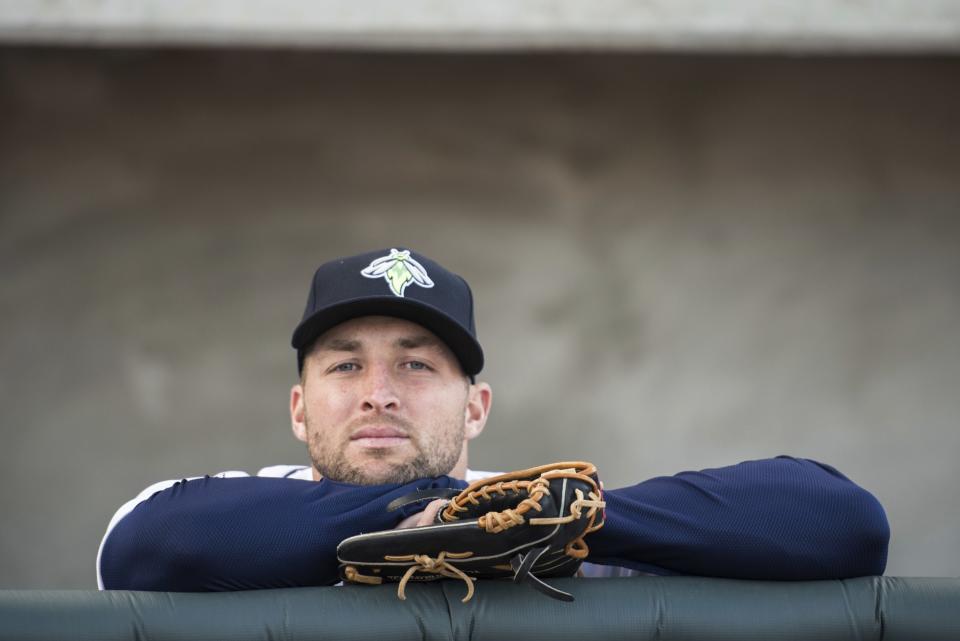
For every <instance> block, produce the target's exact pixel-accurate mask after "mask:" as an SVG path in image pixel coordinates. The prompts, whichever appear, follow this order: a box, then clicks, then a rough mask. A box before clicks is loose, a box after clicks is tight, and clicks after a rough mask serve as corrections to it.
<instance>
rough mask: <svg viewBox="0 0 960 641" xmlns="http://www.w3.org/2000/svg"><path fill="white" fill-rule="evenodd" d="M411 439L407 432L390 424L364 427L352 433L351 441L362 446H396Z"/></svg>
mask: <svg viewBox="0 0 960 641" xmlns="http://www.w3.org/2000/svg"><path fill="white" fill-rule="evenodd" d="M409 440H410V437H409V436H407V433H406V432H404V431H403V430H401V429H398V428H396V427H392V426H389V425H379V426H377V425H372V426H368V427H363V428H360V429H359V430H357V431H356V432H354V433H353V434H351V435H350V442H351V443H355V444H356V445H359V446H360V447H394V446H397V445H402V444H403V443H406V442H407V441H409Z"/></svg>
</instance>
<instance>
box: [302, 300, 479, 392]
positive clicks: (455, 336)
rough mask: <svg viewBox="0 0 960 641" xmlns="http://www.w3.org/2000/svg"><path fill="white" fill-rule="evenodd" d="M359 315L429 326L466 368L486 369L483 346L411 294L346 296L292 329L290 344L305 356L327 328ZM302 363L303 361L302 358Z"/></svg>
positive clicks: (472, 370)
mask: <svg viewBox="0 0 960 641" xmlns="http://www.w3.org/2000/svg"><path fill="white" fill-rule="evenodd" d="M360 316H391V317H394V318H402V319H404V320H408V321H410V322H413V323H417V324H418V325H422V326H423V327H426V328H427V329H429V330H430V331H431V332H433V333H434V334H436V335H437V338H439V339H440V340H442V341H443V342H444V343H446V345H447V346H448V347H449V348H450V350H451V351H452V352H453V353H454V355H455V356H456V357H457V360H459V361H460V366H461V367H462V368H463V372H464V373H465V374H466V375H468V376H475V375H476V374H478V373H479V372H480V370H482V369H483V350H482V349H481V347H480V343H478V342H477V341H476V339H474V337H473V336H471V335H470V334H469V333H468V332H467V331H466V330H464V329H463V327H461V325H460V324H459V323H458V322H457V321H456V320H454V319H453V318H451V317H450V316H448V315H447V314H445V313H443V312H442V311H440V310H439V309H437V308H436V307H433V306H431V305H427V304H426V303H421V302H419V301H415V300H412V299H409V298H398V297H396V296H366V297H364V298H358V299H353V300H346V301H342V302H339V303H337V304H335V305H330V306H329V307H325V308H323V309H320V310H317V311H316V312H314V313H313V314H312V315H311V316H310V317H309V318H307V319H305V320H304V321H302V322H301V323H300V324H299V325H297V328H296V329H295V330H294V332H293V338H292V339H291V341H290V342H291V345H292V346H293V347H294V348H295V349H296V350H297V352H298V353H299V359H302V358H303V353H302V350H303V348H305V347H308V346H309V345H310V344H311V343H312V342H313V341H315V340H316V339H317V337H318V336H320V335H321V334H323V333H324V332H325V331H327V330H329V329H331V328H333V327H336V326H337V325H339V324H340V323H344V322H346V321H348V320H351V319H353V318H358V317H360ZM301 366H302V362H301Z"/></svg>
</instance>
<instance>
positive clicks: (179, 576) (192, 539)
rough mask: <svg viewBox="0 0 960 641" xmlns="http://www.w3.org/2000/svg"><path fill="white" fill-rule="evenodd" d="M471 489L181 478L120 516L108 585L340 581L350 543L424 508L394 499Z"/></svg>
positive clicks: (103, 562)
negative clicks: (340, 556) (339, 552)
mask: <svg viewBox="0 0 960 641" xmlns="http://www.w3.org/2000/svg"><path fill="white" fill-rule="evenodd" d="M464 486H465V484H464V483H463V482H462V481H458V480H456V479H452V478H450V477H446V476H443V477H439V478H436V479H422V480H419V481H415V482H413V483H408V484H406V485H375V486H358V485H350V484H346V483H337V482H333V481H328V480H321V481H318V482H313V481H302V480H298V479H285V478H257V477H245V478H212V477H204V478H200V479H194V480H186V481H180V482H177V483H175V484H173V485H172V486H170V487H167V488H166V489H162V490H161V491H159V492H155V493H153V494H152V496H150V497H149V498H147V499H146V500H144V501H142V502H140V503H139V504H137V505H136V506H135V507H133V508H132V509H131V510H130V511H129V513H127V514H126V515H123V516H121V517H119V518H116V517H115V520H116V523H115V524H113V527H112V528H111V529H110V530H109V531H108V533H107V536H106V538H105V539H104V542H103V544H102V546H101V552H100V559H99V573H100V577H101V583H102V585H101V587H103V588H104V589H122V590H154V591H159V590H162V591H178V592H206V591H221V590H252V589H261V588H280V587H301V586H314V585H329V584H332V583H336V582H337V581H338V580H339V579H338V576H337V558H336V547H337V544H338V543H339V542H340V541H342V540H343V539H345V538H347V537H349V536H353V535H355V534H359V533H360V532H364V531H374V530H382V529H387V528H391V527H394V526H395V525H396V524H397V523H398V522H399V521H400V520H401V519H403V518H404V517H405V516H408V515H409V514H411V513H413V512H415V511H417V510H418V509H422V506H417V505H416V504H413V505H410V506H409V507H407V508H401V509H400V510H396V511H394V512H388V511H387V509H386V506H387V504H388V503H389V502H390V501H392V500H393V499H395V498H398V497H401V496H404V495H406V494H409V493H411V492H414V491H415V490H417V489H426V488H447V487H457V488H461V487H464ZM148 489H149V488H148Z"/></svg>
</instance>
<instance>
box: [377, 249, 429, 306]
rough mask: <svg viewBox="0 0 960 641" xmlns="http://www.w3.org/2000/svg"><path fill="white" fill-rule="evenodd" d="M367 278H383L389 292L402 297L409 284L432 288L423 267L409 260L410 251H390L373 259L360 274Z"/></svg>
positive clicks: (411, 259)
mask: <svg viewBox="0 0 960 641" xmlns="http://www.w3.org/2000/svg"><path fill="white" fill-rule="evenodd" d="M360 273H361V274H363V275H364V276H366V277H367V278H383V279H384V280H385V281H387V284H388V285H389V286H390V291H391V292H393V293H394V295H396V296H400V297H401V298H402V297H403V292H404V290H405V289H406V288H407V285H409V284H410V283H416V284H417V285H420V287H426V288H428V289H429V288H430V287H433V281H432V280H430V277H429V276H428V275H427V270H426V269H424V268H423V265H421V264H420V263H418V262H417V261H416V260H414V259H413V258H410V250H409V249H404V250H402V251H397V250H396V249H391V250H390V255H389V256H381V257H380V258H375V259H374V260H373V261H372V262H371V263H370V264H369V265H367V266H366V268H365V269H364V270H363V271H362V272H360Z"/></svg>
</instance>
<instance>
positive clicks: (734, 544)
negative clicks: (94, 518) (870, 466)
mask: <svg viewBox="0 0 960 641" xmlns="http://www.w3.org/2000/svg"><path fill="white" fill-rule="evenodd" d="M464 486H465V484H464V483H463V482H462V481H459V480H456V479H453V478H450V477H446V476H442V477H438V478H435V479H422V480H418V481H414V482H412V483H407V484H405V485H376V486H359V485H349V484H344V483H337V482H334V481H329V480H326V479H324V480H321V481H317V482H304V481H301V480H293V479H283V478H261V477H243V478H210V477H205V478H202V479H196V480H191V481H181V482H179V483H177V484H175V485H174V486H172V487H170V488H168V489H165V490H162V491H160V492H157V493H156V494H154V495H153V496H151V497H150V498H149V499H147V500H145V501H143V502H142V503H140V504H139V505H137V506H136V507H135V508H134V509H133V510H132V511H131V512H129V513H128V514H126V516H123V518H121V519H120V520H119V521H118V522H117V523H116V524H115V525H114V527H113V528H112V529H111V530H110V532H109V533H108V535H107V537H106V539H105V541H104V543H103V546H102V550H101V553H100V576H101V578H102V583H103V587H104V588H107V589H129V590H167V591H217V590H246V589H259V588H277V587H296V586H315V585H330V584H332V583H336V582H337V581H338V580H339V579H338V576H337V559H336V547H337V544H338V543H339V542H340V541H342V540H343V539H345V538H347V537H349V536H353V535H355V534H359V533H361V532H371V531H376V530H383V529H389V528H392V527H394V526H396V525H397V523H398V522H399V521H400V520H401V519H402V518H404V517H405V516H408V515H409V514H411V513H412V512H414V511H416V509H422V507H423V506H422V505H421V506H419V508H417V507H416V506H410V507H408V508H405V509H401V510H398V511H395V512H388V511H387V510H386V506H387V504H388V503H389V502H390V501H392V500H393V499H395V498H398V497H400V496H404V495H406V494H409V493H410V492H412V491H414V490H416V489H424V488H461V487H464ZM605 498H606V501H607V509H606V524H605V526H604V527H603V528H602V529H601V530H599V531H597V532H595V533H593V534H590V535H589V536H588V537H587V543H588V545H589V547H590V556H589V558H588V561H590V562H592V563H599V564H604V565H617V566H624V567H630V568H634V569H639V570H644V571H648V572H653V573H658V574H693V575H701V576H716V577H731V578H743V579H771V580H813V579H836V578H847V577H854V576H866V575H877V574H882V573H883V570H884V567H885V566H886V557H887V544H888V541H889V535H890V532H889V526H888V524H887V519H886V515H885V514H884V511H883V508H882V507H881V506H880V503H879V502H878V501H877V500H876V499H875V498H874V497H873V496H872V495H871V494H870V493H869V492H867V491H866V490H864V489H862V488H860V487H858V486H857V485H855V484H854V483H853V482H851V481H850V480H849V479H847V478H846V477H844V476H843V475H842V474H840V473H839V472H837V471H836V470H835V469H833V468H831V467H829V466H827V465H823V464H820V463H816V462H814V461H810V460H805V459H795V458H790V457H778V458H775V459H766V460H759V461H748V462H745V463H740V464H738V465H734V466H731V467H723V468H717V469H710V470H703V471H700V472H682V473H680V474H677V475H675V476H668V477H658V478H654V479H650V480H648V481H644V482H642V483H638V484H637V485H633V486H630V487H625V488H620V489H615V490H607V491H606V492H605Z"/></svg>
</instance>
